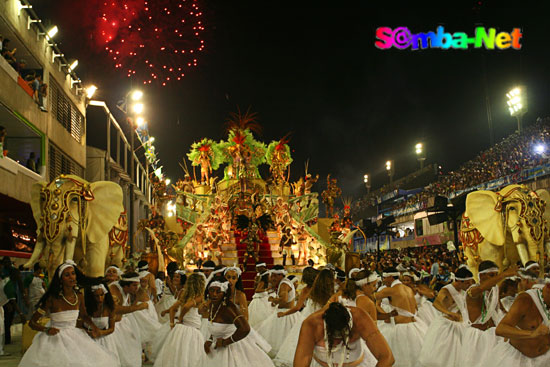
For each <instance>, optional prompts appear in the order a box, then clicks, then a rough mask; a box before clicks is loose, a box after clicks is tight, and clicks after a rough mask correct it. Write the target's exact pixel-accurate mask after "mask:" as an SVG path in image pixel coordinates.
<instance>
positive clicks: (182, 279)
mask: <svg viewBox="0 0 550 367" xmlns="http://www.w3.org/2000/svg"><path fill="white" fill-rule="evenodd" d="M195 274H199V276H200V277H202V278H204V274H202V273H195ZM172 277H173V281H172V285H173V286H174V287H175V289H176V298H175V299H174V303H173V304H172V306H171V307H170V308H167V309H166V310H163V311H162V312H161V313H160V316H159V317H164V318H166V319H167V320H168V321H167V322H166V323H164V324H161V327H160V329H159V330H158V332H157V334H156V335H155V338H154V339H153V342H152V344H151V348H150V352H149V353H148V355H147V357H148V358H149V360H151V361H153V362H154V361H155V359H156V358H157V355H158V353H159V352H160V350H161V349H162V346H163V345H164V342H165V340H166V338H167V337H168V335H169V334H170V331H171V330H172V327H173V326H174V325H171V324H170V313H171V312H173V313H176V314H177V312H178V311H179V308H180V306H181V303H180V302H179V301H178V300H179V299H180V296H181V294H182V292H183V289H184V287H183V286H184V284H186V280H187V277H186V276H185V273H184V272H183V270H176V271H175V272H174V273H173V275H172ZM178 283H179V284H178ZM203 292H204V290H203ZM159 304H160V302H159ZM157 305H158V304H157ZM159 321H160V320H159Z"/></svg>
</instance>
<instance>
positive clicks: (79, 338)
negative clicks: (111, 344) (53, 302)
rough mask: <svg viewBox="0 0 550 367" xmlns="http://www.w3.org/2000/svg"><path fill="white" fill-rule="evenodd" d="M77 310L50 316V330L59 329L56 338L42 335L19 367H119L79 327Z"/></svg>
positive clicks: (104, 350) (117, 363) (37, 336)
mask: <svg viewBox="0 0 550 367" xmlns="http://www.w3.org/2000/svg"><path fill="white" fill-rule="evenodd" d="M78 313H79V311H78V310H68V311H61V312H55V313H52V314H50V317H51V321H50V326H51V327H55V328H57V329H59V333H57V334H56V335H47V334H46V333H43V332H40V333H38V334H36V336H35V337H34V339H33V341H32V344H31V346H30V348H29V349H28V350H27V352H26V353H25V354H24V355H23V358H22V359H21V362H19V366H20V367H50V366H51V367H95V366H107V367H116V366H120V364H119V362H118V360H117V358H116V356H114V355H113V354H111V353H110V352H109V351H107V350H106V349H105V348H103V347H102V346H101V345H99V344H98V343H95V342H94V341H93V340H92V338H90V336H89V335H88V334H86V332H85V331H84V330H82V329H78V328H77V327H76V320H77V318H78Z"/></svg>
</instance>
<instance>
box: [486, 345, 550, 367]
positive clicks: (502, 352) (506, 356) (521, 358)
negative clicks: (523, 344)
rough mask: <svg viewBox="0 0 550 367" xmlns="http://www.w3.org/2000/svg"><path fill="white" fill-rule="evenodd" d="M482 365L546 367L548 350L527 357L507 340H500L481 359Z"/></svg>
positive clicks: (549, 359)
mask: <svg viewBox="0 0 550 367" xmlns="http://www.w3.org/2000/svg"><path fill="white" fill-rule="evenodd" d="M482 365H483V366H484V367H548V366H550V352H546V353H545V354H543V355H541V356H538V357H536V358H529V357H527V356H525V355H524V354H523V353H521V352H520V351H519V350H517V349H516V348H514V347H513V346H512V345H511V344H510V343H508V342H500V343H498V344H497V346H496V347H495V349H493V350H492V352H491V353H490V354H488V355H487V356H486V358H485V360H484V361H483V363H482Z"/></svg>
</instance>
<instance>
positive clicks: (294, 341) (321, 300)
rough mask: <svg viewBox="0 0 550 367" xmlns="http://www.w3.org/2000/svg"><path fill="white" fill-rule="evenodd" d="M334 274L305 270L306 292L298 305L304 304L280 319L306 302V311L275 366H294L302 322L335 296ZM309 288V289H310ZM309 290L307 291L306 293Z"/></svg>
mask: <svg viewBox="0 0 550 367" xmlns="http://www.w3.org/2000/svg"><path fill="white" fill-rule="evenodd" d="M333 274H334V273H333V272H332V271H330V270H328V269H324V270H321V271H320V272H319V271H318V270H316V269H314V268H312V267H309V268H305V269H304V271H303V273H302V281H303V282H304V283H305V284H306V287H305V288H304V291H305V292H304V291H302V294H301V295H300V299H299V300H298V303H300V302H301V303H302V304H301V306H300V307H299V308H298V305H297V306H294V307H293V308H291V309H290V310H288V311H285V312H279V315H280V316H279V315H278V316H279V317H284V316H286V314H291V313H293V312H296V311H297V310H299V309H301V308H302V307H303V305H304V302H305V305H306V306H305V307H304V309H303V310H302V311H301V312H300V316H301V318H302V319H301V320H300V321H299V322H296V324H294V326H293V327H292V329H291V330H290V332H289V333H288V337H287V338H286V339H285V341H284V342H283V344H282V345H281V348H280V349H279V352H278V353H277V356H276V357H275V364H276V365H277V366H285V367H286V366H292V361H293V360H294V352H295V351H296V346H297V345H298V337H299V336H300V328H301V327H302V322H303V320H305V319H306V318H307V317H308V316H309V315H311V314H312V313H314V312H315V311H318V310H320V309H321V308H323V306H325V304H326V303H327V301H328V300H329V298H330V297H331V296H332V295H333V294H334V275H333ZM308 288H309V289H308ZM306 290H307V291H306ZM306 292H307V296H306V300H303V297H302V295H303V294H306Z"/></svg>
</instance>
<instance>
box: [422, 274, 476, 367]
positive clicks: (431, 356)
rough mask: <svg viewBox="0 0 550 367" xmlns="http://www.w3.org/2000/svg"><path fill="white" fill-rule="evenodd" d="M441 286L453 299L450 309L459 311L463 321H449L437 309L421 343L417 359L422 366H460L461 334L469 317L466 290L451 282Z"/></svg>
mask: <svg viewBox="0 0 550 367" xmlns="http://www.w3.org/2000/svg"><path fill="white" fill-rule="evenodd" d="M443 288H445V289H447V291H448V292H449V294H450V295H451V297H452V298H453V300H454V306H453V307H452V308H451V309H450V311H451V312H457V311H458V312H460V314H461V315H462V320H465V321H462V322H458V321H451V320H449V319H447V318H446V317H444V315H443V314H442V313H440V312H439V311H438V313H439V315H438V316H437V317H436V318H435V320H434V321H433V322H432V324H431V325H430V327H429V328H428V331H427V332H426V337H425V339H424V344H423V345H422V351H421V352H420V357H419V360H418V362H419V365H420V366H422V367H462V363H461V359H462V356H461V353H462V352H461V348H462V335H463V334H464V331H465V330H466V328H467V327H468V325H467V323H468V321H469V319H470V318H469V316H468V309H467V308H466V292H464V291H460V292H459V291H458V290H456V288H454V286H453V285H452V284H448V285H446V286H445V287H443Z"/></svg>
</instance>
